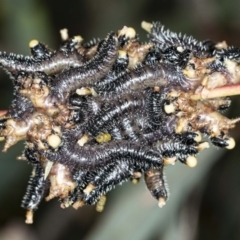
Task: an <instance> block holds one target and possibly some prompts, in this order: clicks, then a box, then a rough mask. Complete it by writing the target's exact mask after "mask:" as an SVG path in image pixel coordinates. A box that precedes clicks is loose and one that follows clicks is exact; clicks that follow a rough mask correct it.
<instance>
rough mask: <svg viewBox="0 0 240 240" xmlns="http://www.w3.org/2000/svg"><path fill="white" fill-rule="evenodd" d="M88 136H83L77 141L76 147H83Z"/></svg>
mask: <svg viewBox="0 0 240 240" xmlns="http://www.w3.org/2000/svg"><path fill="white" fill-rule="evenodd" d="M88 139H89V138H88V135H86V134H84V135H83V136H82V137H81V138H80V139H79V140H78V142H77V143H78V145H79V146H81V147H83V146H84V144H85V143H86V142H87V141H88Z"/></svg>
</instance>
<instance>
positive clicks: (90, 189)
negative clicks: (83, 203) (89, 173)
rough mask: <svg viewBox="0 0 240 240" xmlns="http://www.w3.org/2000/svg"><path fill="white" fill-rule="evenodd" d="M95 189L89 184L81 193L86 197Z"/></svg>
mask: <svg viewBox="0 0 240 240" xmlns="http://www.w3.org/2000/svg"><path fill="white" fill-rule="evenodd" d="M94 188H95V186H94V185H93V184H91V183H89V184H88V185H87V187H86V188H85V189H84V190H83V192H84V193H85V194H86V195H89V194H90V192H91V191H92V190H93V189H94Z"/></svg>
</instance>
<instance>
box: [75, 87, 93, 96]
mask: <svg viewBox="0 0 240 240" xmlns="http://www.w3.org/2000/svg"><path fill="white" fill-rule="evenodd" d="M76 93H77V94H78V95H80V96H85V95H91V94H92V93H91V90H90V89H89V88H85V87H82V88H78V89H77V90H76Z"/></svg>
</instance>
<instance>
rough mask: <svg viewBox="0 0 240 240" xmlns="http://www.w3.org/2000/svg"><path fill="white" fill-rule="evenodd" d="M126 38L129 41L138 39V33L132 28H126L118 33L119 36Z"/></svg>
mask: <svg viewBox="0 0 240 240" xmlns="http://www.w3.org/2000/svg"><path fill="white" fill-rule="evenodd" d="M124 35H125V36H126V37H127V38H129V39H132V38H135V37H136V31H135V30H134V29H133V28H131V27H126V26H124V27H123V28H122V29H121V30H120V31H118V36H124Z"/></svg>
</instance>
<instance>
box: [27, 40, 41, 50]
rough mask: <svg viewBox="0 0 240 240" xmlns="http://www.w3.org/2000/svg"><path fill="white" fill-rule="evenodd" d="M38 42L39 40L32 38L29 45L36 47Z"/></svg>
mask: <svg viewBox="0 0 240 240" xmlns="http://www.w3.org/2000/svg"><path fill="white" fill-rule="evenodd" d="M38 44H39V41H38V40H35V39H33V40H31V41H30V42H29V47H30V48H34V47H36V46H37V45H38Z"/></svg>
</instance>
